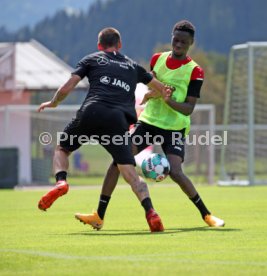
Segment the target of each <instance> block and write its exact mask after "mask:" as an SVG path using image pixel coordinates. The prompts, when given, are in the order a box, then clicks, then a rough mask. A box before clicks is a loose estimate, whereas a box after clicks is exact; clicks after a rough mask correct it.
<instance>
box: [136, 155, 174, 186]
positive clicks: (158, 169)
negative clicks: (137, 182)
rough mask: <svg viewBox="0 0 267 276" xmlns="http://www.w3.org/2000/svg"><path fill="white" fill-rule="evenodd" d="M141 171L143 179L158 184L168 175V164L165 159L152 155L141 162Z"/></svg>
mask: <svg viewBox="0 0 267 276" xmlns="http://www.w3.org/2000/svg"><path fill="white" fill-rule="evenodd" d="M141 169H142V172H143V175H144V176H145V178H148V179H150V180H154V181H156V182H160V181H162V180H163V179H165V178H166V177H167V175H168V174H169V172H170V164H169V161H168V160H167V158H166V157H164V156H162V155H161V154H159V153H152V154H150V155H149V156H148V157H147V158H145V159H144V160H143V162H142V165H141Z"/></svg>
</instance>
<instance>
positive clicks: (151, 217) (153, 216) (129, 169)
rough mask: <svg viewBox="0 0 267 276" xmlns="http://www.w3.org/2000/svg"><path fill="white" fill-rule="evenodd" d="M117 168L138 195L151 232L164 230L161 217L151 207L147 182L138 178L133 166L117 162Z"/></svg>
mask: <svg viewBox="0 0 267 276" xmlns="http://www.w3.org/2000/svg"><path fill="white" fill-rule="evenodd" d="M118 169H119V170H120V172H121V174H122V176H123V178H124V179H125V181H126V182H127V183H129V184H130V185H131V187H132V190H133V192H134V193H135V194H136V196H137V197H138V199H139V201H140V202H142V205H143V207H144V209H145V212H146V219H147V222H148V225H149V228H150V231H151V232H162V231H164V227H163V224H162V222H161V219H160V217H159V215H158V214H157V213H156V211H155V210H154V208H153V205H152V201H151V198H150V195H149V191H148V187H147V184H146V183H145V182H144V181H142V180H141V179H140V178H139V176H138V174H137V173H136V170H135V168H134V166H133V165H125V164H123V165H121V164H118Z"/></svg>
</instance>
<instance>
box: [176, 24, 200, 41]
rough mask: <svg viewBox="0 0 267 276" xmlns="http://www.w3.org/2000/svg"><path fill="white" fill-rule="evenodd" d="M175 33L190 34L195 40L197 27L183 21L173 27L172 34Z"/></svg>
mask: <svg viewBox="0 0 267 276" xmlns="http://www.w3.org/2000/svg"><path fill="white" fill-rule="evenodd" d="M175 31H183V32H188V33H189V34H190V35H191V36H192V37H193V38H194V35H195V31H196V29H195V26H194V25H193V24H192V23H191V22H190V21H187V20H181V21H179V22H177V23H176V24H175V25H174V26H173V29H172V34H173V33H174V32H175Z"/></svg>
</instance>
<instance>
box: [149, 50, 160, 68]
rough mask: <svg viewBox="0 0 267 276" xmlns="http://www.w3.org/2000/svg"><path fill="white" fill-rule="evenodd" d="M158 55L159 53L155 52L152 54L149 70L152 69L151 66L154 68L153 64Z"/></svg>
mask: <svg viewBox="0 0 267 276" xmlns="http://www.w3.org/2000/svg"><path fill="white" fill-rule="evenodd" d="M160 55H161V53H156V54H154V55H153V56H152V58H151V60H150V70H151V71H152V70H153V68H154V66H155V64H156V62H157V60H158V58H159V56H160Z"/></svg>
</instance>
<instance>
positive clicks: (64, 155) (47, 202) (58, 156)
mask: <svg viewBox="0 0 267 276" xmlns="http://www.w3.org/2000/svg"><path fill="white" fill-rule="evenodd" d="M79 127H80V120H79V119H78V118H76V119H74V120H72V121H71V122H70V123H69V124H68V125H67V127H66V128H65V130H64V133H63V134H62V135H61V137H60V141H59V142H60V145H57V146H56V149H55V152H54V157H53V170H54V173H55V178H56V185H55V186H54V187H53V188H52V189H51V190H50V191H49V192H48V193H46V194H45V195H43V196H42V197H41V199H40V201H39V203H38V208H39V209H40V210H43V211H46V210H47V209H48V208H50V207H51V205H52V204H53V203H54V202H55V201H56V200H57V199H58V198H59V197H61V196H63V195H65V194H66V193H67V192H68V190H69V185H68V183H67V171H68V168H69V160H68V157H69V155H70V154H71V152H72V151H74V150H76V149H78V148H79V147H80V146H81V145H80V144H79V143H78V136H79V135H80V129H79ZM57 142H58V141H57Z"/></svg>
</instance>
